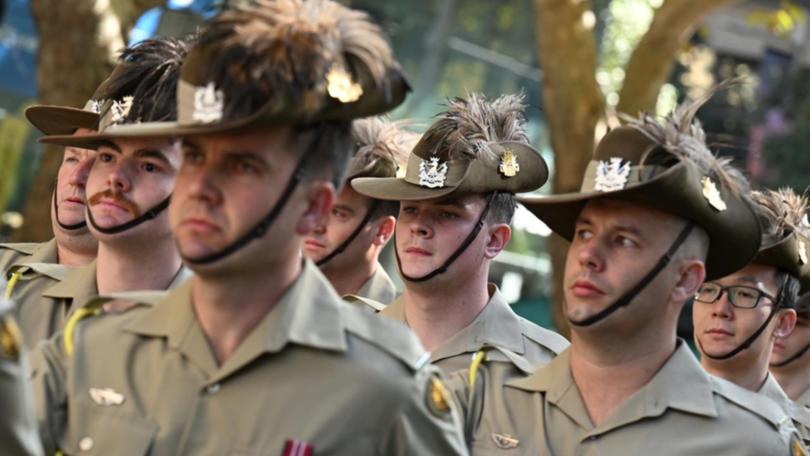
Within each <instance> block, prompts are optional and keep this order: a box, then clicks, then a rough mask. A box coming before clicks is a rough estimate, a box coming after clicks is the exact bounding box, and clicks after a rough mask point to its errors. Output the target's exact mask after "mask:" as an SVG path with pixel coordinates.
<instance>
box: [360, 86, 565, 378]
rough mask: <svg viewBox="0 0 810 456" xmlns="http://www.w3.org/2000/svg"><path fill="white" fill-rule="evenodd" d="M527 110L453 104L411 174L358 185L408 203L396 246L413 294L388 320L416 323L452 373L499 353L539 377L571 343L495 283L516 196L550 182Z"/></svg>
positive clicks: (507, 98) (514, 103)
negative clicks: (495, 264) (532, 140)
mask: <svg viewBox="0 0 810 456" xmlns="http://www.w3.org/2000/svg"><path fill="white" fill-rule="evenodd" d="M523 109H524V105H523V100H522V96H520V95H504V96H501V97H499V98H498V99H496V100H494V101H491V102H490V101H487V100H486V99H485V98H484V96H483V95H480V94H471V95H469V97H468V98H467V99H456V100H453V101H451V102H449V105H448V107H447V110H446V111H445V112H444V113H442V114H440V115H439V117H438V120H437V121H436V122H434V123H433V125H431V126H430V127H429V128H428V129H427V131H426V132H425V134H424V135H423V136H422V139H421V140H420V141H419V143H417V144H416V146H415V147H414V149H413V152H411V155H410V157H409V159H408V166H407V169H406V171H405V176H404V177H401V178H397V177H389V178H358V179H354V180H352V187H353V188H354V189H355V190H356V191H358V192H359V193H361V194H363V195H366V196H369V197H371V198H376V199H381V200H391V201H398V202H399V206H400V207H399V217H398V222H397V226H396V236H395V247H396V258H397V264H398V267H399V273H400V276H402V278H403V279H404V280H405V291H404V292H403V294H402V296H401V297H400V298H399V299H397V300H396V301H394V302H393V303H391V304H390V305H388V306H387V307H386V308H385V309H383V310H382V311H381V312H380V313H381V315H384V316H386V317H390V318H393V319H395V320H398V321H402V322H404V323H406V324H407V325H408V326H409V327H410V328H411V329H412V330H413V331H414V332H415V333H416V334H417V335H418V336H419V339H420V340H421V341H422V343H423V344H424V345H425V347H427V349H428V350H429V351H431V352H432V355H431V359H432V361H433V362H434V363H436V364H437V365H438V366H439V367H440V368H441V369H442V370H443V371H444V372H445V373H449V372H453V371H456V370H460V369H464V368H465V367H467V365H468V364H469V360H470V357H471V356H472V355H473V354H475V353H476V352H478V351H479V350H482V349H485V350H487V351H490V349H492V348H495V349H497V350H496V351H493V352H492V353H491V354H490V355H489V356H491V357H496V358H499V359H504V360H506V361H509V360H511V359H513V358H514V359H517V358H521V357H522V358H524V361H526V362H525V363H524V362H521V361H517V362H516V363H517V365H519V366H522V367H525V368H526V370H528V371H531V369H532V367H533V366H537V365H542V364H545V363H547V362H548V361H549V360H550V359H551V358H553V357H554V356H555V355H556V354H557V353H558V352H560V351H562V350H563V349H564V348H565V347H566V346H567V344H568V343H567V342H566V341H565V339H564V338H563V337H562V336H559V335H558V334H555V333H553V332H551V331H548V330H546V329H543V328H541V327H539V326H537V325H535V324H533V323H531V322H529V321H528V320H525V319H523V318H521V317H519V316H518V315H517V314H515V313H514V312H513V311H512V309H511V308H510V307H509V304H508V303H507V302H506V300H505V299H504V297H503V296H502V295H501V294H500V292H499V291H498V288H497V287H496V286H495V285H494V284H488V283H487V279H488V276H489V268H490V263H491V262H492V260H493V258H495V257H496V256H497V255H498V253H500V252H501V251H502V250H503V249H504V248H505V247H506V244H507V243H508V242H509V238H510V235H511V229H510V227H509V223H510V222H511V220H512V215H513V214H514V211H515V206H516V204H515V199H514V194H515V193H517V192H527V191H531V190H535V189H537V188H539V187H540V186H542V185H543V184H544V183H545V182H546V178H547V177H548V172H547V168H546V164H545V162H544V161H543V158H542V157H541V156H540V154H539V153H538V152H537V151H536V150H534V149H533V148H532V147H531V146H530V145H529V143H528V139H527V137H526V130H525V123H524V119H523ZM461 284H463V286H461ZM496 352H497V353H496ZM478 356H479V357H480V356H484V353H483V352H482V354H481V355H478Z"/></svg>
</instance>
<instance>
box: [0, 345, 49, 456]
mask: <svg viewBox="0 0 810 456" xmlns="http://www.w3.org/2000/svg"><path fill="white" fill-rule="evenodd" d="M29 373H30V372H29V366H28V363H27V360H26V358H25V356H20V357H18V358H17V359H11V358H8V357H5V356H0V404H3V415H2V417H0V448H2V453H3V454H8V455H26V456H27V455H31V456H39V455H41V454H43V453H42V447H41V445H40V442H39V436H38V435H37V425H36V419H35V417H34V401H33V393H32V391H31V384H30V383H29V382H28V377H29Z"/></svg>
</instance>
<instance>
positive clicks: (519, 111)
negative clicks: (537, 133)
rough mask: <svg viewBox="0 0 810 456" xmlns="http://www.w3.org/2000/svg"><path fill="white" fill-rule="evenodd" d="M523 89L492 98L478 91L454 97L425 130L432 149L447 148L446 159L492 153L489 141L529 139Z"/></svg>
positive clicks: (521, 140) (520, 140)
mask: <svg viewBox="0 0 810 456" xmlns="http://www.w3.org/2000/svg"><path fill="white" fill-rule="evenodd" d="M524 98H525V97H524V95H523V93H519V94H510V95H501V96H500V97H498V98H497V99H495V100H494V101H492V102H489V101H487V99H486V97H485V96H484V95H482V94H479V93H472V94H469V95H468V96H467V98H466V99H463V98H455V99H453V100H450V101H449V102H448V103H447V110H446V111H445V112H443V113H441V114H439V119H438V120H437V121H436V122H434V123H433V125H431V126H430V127H429V128H428V129H427V131H426V132H425V134H424V137H425V138H426V139H425V140H426V141H430V142H431V143H432V144H433V148H434V149H433V151H434V152H435V151H437V150H439V149H447V150H448V158H449V159H459V158H468V159H472V158H475V157H478V156H481V154H493V155H494V153H493V152H492V150H491V149H490V147H489V145H490V144H492V143H497V142H501V141H514V142H520V143H524V144H528V143H529V139H528V136H527V135H526V121H525V118H524V116H523V111H524V110H525V108H526V105H525V104H524V102H523V100H524Z"/></svg>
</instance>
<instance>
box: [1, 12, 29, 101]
mask: <svg viewBox="0 0 810 456" xmlns="http://www.w3.org/2000/svg"><path fill="white" fill-rule="evenodd" d="M5 3H6V5H5V6H6V11H5V15H4V18H3V22H2V24H0V92H4V93H6V94H8V95H11V98H14V99H20V100H21V99H30V98H35V97H36V96H37V59H36V52H37V32H36V27H35V26H34V18H33V16H32V15H31V10H30V8H29V7H28V0H6V2H5ZM2 107H3V108H4V109H7V110H8V109H14V108H15V106H2Z"/></svg>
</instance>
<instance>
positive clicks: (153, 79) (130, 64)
mask: <svg viewBox="0 0 810 456" xmlns="http://www.w3.org/2000/svg"><path fill="white" fill-rule="evenodd" d="M193 40H194V37H193V36H192V37H189V38H188V39H187V40H177V39H173V38H168V39H150V40H145V41H142V42H140V43H138V44H135V45H133V46H131V47H128V48H126V49H124V50H123V51H122V52H121V56H120V57H119V64H118V66H117V67H116V68H115V70H114V71H113V73H112V74H111V75H110V77H109V78H107V80H105V81H104V82H103V83H102V84H101V86H99V88H98V90H96V93H95V94H94V96H93V98H94V99H96V100H121V99H123V98H124V97H126V96H132V107H131V108H130V110H129V114H128V115H127V117H126V118H125V119H124V121H125V122H134V121H142V122H151V121H165V120H174V119H175V118H177V107H176V103H175V99H176V98H175V97H176V95H175V93H176V90H177V78H178V76H179V73H180V66H181V65H182V63H183V59H184V58H185V56H186V54H187V53H188V49H189V47H190V46H191V45H192V43H193Z"/></svg>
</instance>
